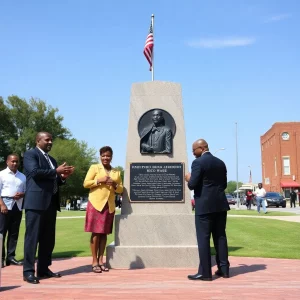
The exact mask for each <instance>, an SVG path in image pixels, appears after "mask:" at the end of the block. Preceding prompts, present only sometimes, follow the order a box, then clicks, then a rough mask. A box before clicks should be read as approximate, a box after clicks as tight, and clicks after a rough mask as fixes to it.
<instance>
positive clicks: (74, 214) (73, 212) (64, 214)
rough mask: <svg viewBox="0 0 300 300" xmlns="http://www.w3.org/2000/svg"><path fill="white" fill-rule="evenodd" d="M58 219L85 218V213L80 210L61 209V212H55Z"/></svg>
mask: <svg viewBox="0 0 300 300" xmlns="http://www.w3.org/2000/svg"><path fill="white" fill-rule="evenodd" d="M57 216H58V217H77V216H85V211H80V210H65V209H62V210H61V212H57Z"/></svg>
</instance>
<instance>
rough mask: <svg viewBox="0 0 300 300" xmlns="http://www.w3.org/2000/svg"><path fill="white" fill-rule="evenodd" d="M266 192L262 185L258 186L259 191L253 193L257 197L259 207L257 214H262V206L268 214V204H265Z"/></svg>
mask: <svg viewBox="0 0 300 300" xmlns="http://www.w3.org/2000/svg"><path fill="white" fill-rule="evenodd" d="M266 193H267V192H266V190H265V189H264V188H263V187H262V183H259V184H258V189H256V191H255V192H254V193H253V194H254V195H255V196H256V205H257V212H258V213H260V206H261V205H262V208H263V210H264V213H265V214H266V213H267V209H266V204H265V198H264V197H265V196H266Z"/></svg>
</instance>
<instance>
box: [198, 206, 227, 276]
mask: <svg viewBox="0 0 300 300" xmlns="http://www.w3.org/2000/svg"><path fill="white" fill-rule="evenodd" d="M226 220H227V212H226V211H225V212H217V213H210V214H204V215H196V216H195V224H196V234H197V242H198V251H199V259H200V264H199V269H198V273H199V274H202V275H203V276H204V277H212V272H211V253H210V236H211V234H212V237H213V241H214V246H215V250H216V262H217V265H218V268H219V269H221V270H222V271H223V272H226V271H228V268H229V262H228V246H227V237H226Z"/></svg>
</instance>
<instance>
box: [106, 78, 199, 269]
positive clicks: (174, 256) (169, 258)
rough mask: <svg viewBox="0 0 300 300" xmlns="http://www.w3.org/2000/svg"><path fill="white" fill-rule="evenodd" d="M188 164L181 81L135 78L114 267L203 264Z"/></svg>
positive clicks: (111, 250)
mask: <svg viewBox="0 0 300 300" xmlns="http://www.w3.org/2000/svg"><path fill="white" fill-rule="evenodd" d="M188 169H189V168H188V165H187V145H186V137H185V127H184V117H183V106H182V96H181V86H180V84H177V83H172V82H164V81H151V82H144V83H134V84H133V85H132V90H131V99H130V113H129V124H128V136H127V151H126V166H125V178H124V193H123V199H122V209H121V214H120V215H116V219H115V228H114V230H115V241H114V243H112V244H110V245H108V247H107V249H106V260H107V264H108V266H109V267H110V268H128V269H134V268H151V267H152V268H154V267H179V268H182V267H194V268H197V267H198V264H199V256H198V248H197V241H196V233H195V222H194V215H193V213H192V208H191V194H190V191H189V190H188V188H187V186H186V183H185V181H184V175H185V173H186V172H188Z"/></svg>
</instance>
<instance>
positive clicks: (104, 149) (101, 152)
mask: <svg viewBox="0 0 300 300" xmlns="http://www.w3.org/2000/svg"><path fill="white" fill-rule="evenodd" d="M107 151H108V152H110V153H111V155H113V150H112V148H111V147H109V146H104V147H102V148H100V150H99V152H100V155H102V154H103V153H104V152H107Z"/></svg>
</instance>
